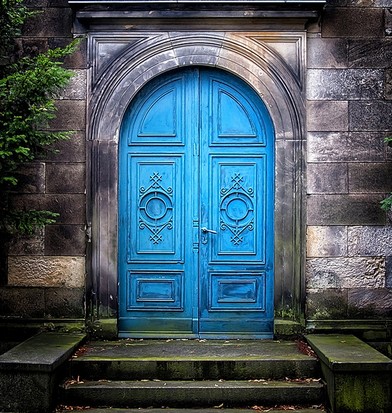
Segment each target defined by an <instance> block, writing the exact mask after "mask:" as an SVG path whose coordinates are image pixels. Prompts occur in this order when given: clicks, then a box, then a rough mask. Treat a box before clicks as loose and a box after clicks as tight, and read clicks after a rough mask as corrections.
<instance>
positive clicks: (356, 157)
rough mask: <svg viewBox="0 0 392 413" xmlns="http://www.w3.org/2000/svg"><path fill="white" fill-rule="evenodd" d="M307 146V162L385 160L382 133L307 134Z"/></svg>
mask: <svg viewBox="0 0 392 413" xmlns="http://www.w3.org/2000/svg"><path fill="white" fill-rule="evenodd" d="M307 145H308V162H377V161H378V162H380V161H384V160H385V144H384V134H383V133H374V132H373V133H369V132H350V133H344V132H339V133H326V132H324V133H323V132H321V133H309V134H308V140H307ZM391 154H392V151H391Z"/></svg>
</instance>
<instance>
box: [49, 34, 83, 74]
mask: <svg viewBox="0 0 392 413" xmlns="http://www.w3.org/2000/svg"><path fill="white" fill-rule="evenodd" d="M70 40H71V39H64V38H63V37H55V38H50V39H49V40H48V44H49V47H50V48H51V49H55V48H56V47H65V46H66V45H68V44H69V43H70ZM64 67H65V68H68V69H87V40H86V39H81V40H80V43H79V47H78V49H77V50H76V51H75V52H74V53H72V54H71V55H69V56H67V57H65V58H64Z"/></svg>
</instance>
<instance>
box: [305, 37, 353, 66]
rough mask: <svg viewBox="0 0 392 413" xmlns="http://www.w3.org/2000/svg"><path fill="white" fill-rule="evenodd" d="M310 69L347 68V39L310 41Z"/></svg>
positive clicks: (314, 39) (312, 39) (313, 39)
mask: <svg viewBox="0 0 392 413" xmlns="http://www.w3.org/2000/svg"><path fill="white" fill-rule="evenodd" d="M307 58H308V68H310V69H312V68H313V69H321V68H339V67H340V68H343V67H347V40H346V39H320V38H310V39H308V56H307Z"/></svg>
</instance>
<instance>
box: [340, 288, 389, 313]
mask: <svg viewBox="0 0 392 413" xmlns="http://www.w3.org/2000/svg"><path fill="white" fill-rule="evenodd" d="M348 315H349V317H353V318H366V317H368V318H373V317H375V316H387V317H391V316H392V291H391V290H388V289H386V288H379V289H367V288H354V289H351V290H349V291H348Z"/></svg>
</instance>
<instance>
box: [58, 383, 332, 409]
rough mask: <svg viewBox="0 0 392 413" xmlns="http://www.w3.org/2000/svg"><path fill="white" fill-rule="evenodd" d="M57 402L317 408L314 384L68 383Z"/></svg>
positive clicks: (318, 389) (320, 393) (320, 394)
mask: <svg viewBox="0 0 392 413" xmlns="http://www.w3.org/2000/svg"><path fill="white" fill-rule="evenodd" d="M61 393H62V397H61V403H63V404H64V405H73V406H94V407H105V406H112V407H163V406H164V407H214V406H220V407H223V406H224V407H232V406H253V405H260V406H275V405H302V406H307V405H319V404H320V403H321V402H322V401H323V400H324V387H323V385H322V384H321V383H320V382H318V381H313V380H311V379H308V380H304V381H288V380H287V381H264V380H249V381H239V380H236V381H223V380H220V381H210V380H206V381H123V380H121V381H120V380H119V381H106V380H100V381H90V382H81V381H79V382H77V381H68V382H66V383H65V384H64V386H63V387H62V392H61Z"/></svg>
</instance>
